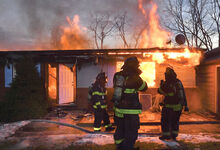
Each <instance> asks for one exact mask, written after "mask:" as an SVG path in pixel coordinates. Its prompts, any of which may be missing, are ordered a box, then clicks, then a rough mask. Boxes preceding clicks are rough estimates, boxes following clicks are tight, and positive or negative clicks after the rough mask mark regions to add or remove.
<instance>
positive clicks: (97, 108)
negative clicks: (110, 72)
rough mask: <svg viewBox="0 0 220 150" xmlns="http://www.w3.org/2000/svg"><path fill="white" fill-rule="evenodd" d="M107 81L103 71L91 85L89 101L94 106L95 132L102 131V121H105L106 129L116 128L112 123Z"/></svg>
mask: <svg viewBox="0 0 220 150" xmlns="http://www.w3.org/2000/svg"><path fill="white" fill-rule="evenodd" d="M106 82H107V77H106V75H105V72H101V73H99V74H98V75H97V77H96V81H95V83H93V84H92V86H91V87H89V92H88V101H89V103H90V104H92V106H93V110H94V115H95V120H94V124H93V127H94V132H100V131H101V123H102V121H104V126H105V131H112V130H114V128H113V127H112V124H111V123H110V120H109V116H108V113H107V111H106V109H107V102H106V95H107V90H106V88H105V84H106Z"/></svg>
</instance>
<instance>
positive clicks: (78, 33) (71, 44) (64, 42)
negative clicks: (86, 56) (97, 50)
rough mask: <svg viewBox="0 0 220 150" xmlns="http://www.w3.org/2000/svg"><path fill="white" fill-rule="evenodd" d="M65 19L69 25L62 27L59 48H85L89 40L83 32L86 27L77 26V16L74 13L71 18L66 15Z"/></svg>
mask: <svg viewBox="0 0 220 150" xmlns="http://www.w3.org/2000/svg"><path fill="white" fill-rule="evenodd" d="M66 20H67V22H68V24H69V26H68V27H63V28H62V29H63V35H62V36H61V39H60V41H61V49H87V48H88V47H89V40H88V38H87V37H86V35H85V34H84V31H86V30H87V28H85V27H80V26H79V16H78V15H75V16H74V18H73V20H71V19H70V17H66Z"/></svg>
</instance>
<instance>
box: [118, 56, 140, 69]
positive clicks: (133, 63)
mask: <svg viewBox="0 0 220 150" xmlns="http://www.w3.org/2000/svg"><path fill="white" fill-rule="evenodd" d="M138 67H139V61H138V59H137V57H136V56H132V57H129V58H127V59H126V60H125V62H124V65H123V66H122V67H121V69H126V68H138Z"/></svg>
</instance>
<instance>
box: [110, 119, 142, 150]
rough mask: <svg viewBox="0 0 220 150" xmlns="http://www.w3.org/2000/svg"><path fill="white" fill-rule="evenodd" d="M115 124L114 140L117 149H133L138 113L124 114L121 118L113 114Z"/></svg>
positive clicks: (138, 124) (138, 125)
mask: <svg viewBox="0 0 220 150" xmlns="http://www.w3.org/2000/svg"><path fill="white" fill-rule="evenodd" d="M115 124H116V126H117V128H116V131H115V134H114V140H115V144H116V146H117V150H133V149H134V144H135V142H136V140H137V137H138V129H139V128H140V120H139V115H124V117H123V118H119V117H116V116H115Z"/></svg>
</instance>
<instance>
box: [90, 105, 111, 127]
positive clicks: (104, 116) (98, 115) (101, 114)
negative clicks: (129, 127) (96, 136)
mask: <svg viewBox="0 0 220 150" xmlns="http://www.w3.org/2000/svg"><path fill="white" fill-rule="evenodd" d="M94 114H95V120H94V125H93V126H94V130H101V123H102V121H103V122H104V125H105V127H108V126H109V125H110V120H109V116H108V113H107V111H106V109H105V108H103V109H94Z"/></svg>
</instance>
